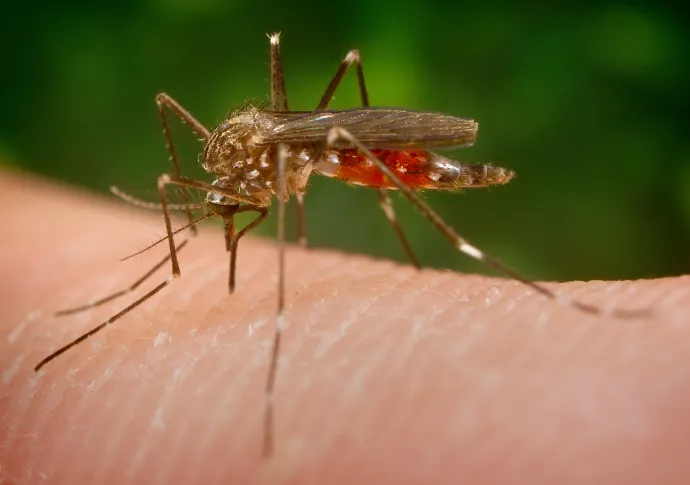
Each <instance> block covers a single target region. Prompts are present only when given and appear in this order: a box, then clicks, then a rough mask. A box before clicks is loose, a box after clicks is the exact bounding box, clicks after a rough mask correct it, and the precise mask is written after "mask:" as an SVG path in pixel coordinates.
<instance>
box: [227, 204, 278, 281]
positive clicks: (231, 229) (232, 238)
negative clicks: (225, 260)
mask: <svg viewBox="0 0 690 485" xmlns="http://www.w3.org/2000/svg"><path fill="white" fill-rule="evenodd" d="M249 211H254V212H258V213H259V215H258V216H256V217H255V218H254V219H253V220H252V221H251V222H249V224H247V225H246V226H244V228H243V229H242V230H241V231H240V232H238V233H237V234H235V214H237V213H239V212H249ZM267 215H268V208H267V207H262V206H248V205H245V206H235V208H234V209H233V210H232V213H229V214H223V229H224V232H225V250H226V251H227V252H228V253H229V254H230V271H229V277H228V288H229V290H230V293H231V294H232V293H233V292H234V291H235V272H236V268H237V246H238V243H239V241H240V239H241V238H242V237H243V236H244V235H245V234H247V233H248V232H249V231H251V230H252V229H254V228H255V227H256V226H258V225H259V224H261V223H262V222H263V220H264V219H265V218H266V216H267Z"/></svg>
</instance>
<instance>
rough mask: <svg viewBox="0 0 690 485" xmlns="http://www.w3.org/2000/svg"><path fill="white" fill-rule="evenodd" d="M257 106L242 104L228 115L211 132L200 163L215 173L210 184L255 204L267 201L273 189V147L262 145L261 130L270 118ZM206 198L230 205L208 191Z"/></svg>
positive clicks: (270, 121)
mask: <svg viewBox="0 0 690 485" xmlns="http://www.w3.org/2000/svg"><path fill="white" fill-rule="evenodd" d="M263 113H264V112H262V111H261V110H260V109H258V108H255V107H253V106H249V107H245V108H243V109H241V110H239V111H237V112H235V113H233V114H232V115H231V116H230V117H228V118H227V119H226V120H225V121H223V122H222V123H221V124H220V125H218V127H217V128H216V129H215V130H214V131H213V132H212V133H211V136H210V137H209V139H208V142H207V143H206V146H205V148H204V160H203V162H202V166H203V167H204V169H205V170H206V171H207V172H210V173H212V174H214V175H216V177H217V179H216V180H215V181H214V182H213V185H216V186H220V187H224V188H226V189H230V190H233V191H235V192H237V193H238V194H239V195H242V196H243V197H245V198H249V199H250V200H252V202H253V203H255V204H257V205H263V206H265V205H268V204H269V203H270V200H271V197H272V195H273V194H274V193H275V186H276V183H275V180H276V172H275V163H274V160H273V159H274V151H275V150H273V149H272V148H273V147H270V146H266V145H262V144H261V141H262V138H263V137H262V136H261V133H265V132H266V131H267V130H270V129H271V128H272V127H273V125H274V122H272V120H271V119H270V118H269V117H267V116H265V115H264V114H263ZM207 201H208V202H210V203H213V204H221V205H230V204H233V203H237V201H233V200H231V199H227V198H225V197H221V196H218V195H217V194H213V193H209V194H208V196H207Z"/></svg>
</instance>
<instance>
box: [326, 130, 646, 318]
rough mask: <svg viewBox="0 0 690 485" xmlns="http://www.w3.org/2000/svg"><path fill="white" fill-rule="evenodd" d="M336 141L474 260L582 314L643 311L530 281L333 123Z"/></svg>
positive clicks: (633, 314) (330, 139)
mask: <svg viewBox="0 0 690 485" xmlns="http://www.w3.org/2000/svg"><path fill="white" fill-rule="evenodd" d="M339 141H340V142H342V141H345V142H347V143H350V144H352V145H353V146H355V147H356V148H357V149H358V150H359V151H360V152H362V153H364V154H365V155H366V157H367V158H368V159H369V160H370V161H371V162H372V163H374V164H375V165H376V168H378V169H379V170H380V171H381V172H382V173H383V174H384V175H385V176H386V177H387V178H388V179H389V180H390V181H391V182H392V183H393V185H395V186H396V187H397V188H398V189H400V191H401V192H402V193H403V195H404V196H405V197H406V198H407V200H409V201H410V202H411V203H412V204H413V205H414V206H415V207H416V208H417V209H418V210H419V212H421V213H422V215H423V216H424V217H426V218H427V219H428V220H429V222H431V224H432V225H433V226H434V227H435V228H436V229H437V230H438V231H439V232H441V234H443V235H444V236H445V237H446V239H448V241H450V243H451V244H452V245H453V246H454V247H455V248H456V249H457V250H458V251H460V252H461V253H464V254H466V255H467V256H469V257H471V258H473V259H476V260H477V261H481V262H483V263H485V264H487V265H489V266H491V267H492V268H494V269H495V270H497V271H499V272H500V273H503V274H504V275H506V276H508V277H510V278H512V279H514V280H517V281H519V282H521V283H523V284H524V285H527V286H528V287H530V288H532V289H533V290H534V291H536V292H537V293H541V294H542V295H544V296H545V297H547V298H549V299H550V300H554V301H556V302H558V303H559V304H562V305H566V306H570V307H572V308H575V309H577V310H579V311H581V312H583V313H588V314H592V315H609V316H614V317H617V318H638V317H641V316H644V315H645V314H646V312H645V311H636V310H632V311H628V310H611V311H608V310H604V309H603V308H600V307H597V306H594V305H590V304H587V303H582V302H579V301H577V300H574V299H572V298H570V297H568V296H563V295H557V294H556V293H554V292H553V291H551V290H550V289H548V288H547V287H546V286H543V285H541V284H539V283H535V282H534V281H530V280H529V279H528V278H527V277H525V276H523V275H522V274H520V273H518V272H517V271H515V270H513V269H511V268H509V267H508V266H506V265H505V264H503V263H501V262H500V261H499V260H497V259H495V258H492V257H491V256H489V255H487V254H485V253H484V252H483V251H482V250H481V249H479V248H477V247H476V246H473V245H472V244H470V243H469V242H468V241H467V240H466V239H465V238H463V237H462V236H460V235H459V234H457V233H456V232H455V231H454V230H453V228H452V227H450V226H449V225H448V224H447V223H446V222H445V221H444V220H443V219H442V218H441V216H439V215H438V214H437V213H436V211H434V210H433V209H432V208H431V207H430V206H429V205H428V204H427V203H426V202H424V200H423V199H422V198H421V197H419V195H417V194H416V193H415V192H414V191H413V190H412V189H410V188H409V187H408V186H407V185H405V184H404V183H403V182H402V181H401V180H400V179H399V178H398V176H397V175H395V173H393V171H392V170H391V169H389V168H388V167H387V166H386V164H384V163H383V162H382V161H381V160H379V159H378V158H377V157H376V156H375V155H374V154H373V153H371V151H369V149H368V148H367V147H366V146H364V145H363V144H362V143H361V142H360V141H359V140H357V139H356V138H355V137H354V136H353V135H352V134H351V133H350V132H349V131H347V130H346V129H344V128H342V127H340V126H335V127H333V128H332V129H331V131H330V133H329V134H328V139H327V142H326V144H327V146H332V145H333V144H335V143H337V142H339Z"/></svg>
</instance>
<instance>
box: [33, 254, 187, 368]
mask: <svg viewBox="0 0 690 485" xmlns="http://www.w3.org/2000/svg"><path fill="white" fill-rule="evenodd" d="M187 242H188V241H182V242H181V243H180V244H179V245H178V246H177V248H176V250H177V251H179V250H181V249H182V248H183V247H184V246H185V244H187ZM168 259H170V256H167V257H166V258H165V259H164V260H162V261H161V262H160V263H158V264H157V265H156V266H154V267H153V268H152V269H151V270H150V271H148V272H147V273H146V274H145V275H144V276H143V277H142V278H140V279H139V280H137V281H136V282H135V283H134V284H133V285H131V286H130V287H129V288H128V289H126V290H124V291H121V292H119V293H116V294H114V295H111V296H110V297H107V298H103V299H102V300H99V301H98V302H94V303H93V304H91V305H88V306H85V307H82V308H78V309H74V310H66V311H63V312H60V313H61V314H63V315H64V314H66V313H74V312H75V311H79V310H83V309H85V308H89V307H91V306H96V305H100V304H101V303H105V302H106V301H109V300H112V299H113V298H116V297H118V296H120V295H124V294H125V293H128V292H130V291H132V290H133V289H135V288H136V287H137V286H139V285H140V284H141V283H143V282H144V281H145V280H146V279H147V278H148V277H149V276H151V274H153V272H155V271H156V270H157V269H159V268H160V267H161V266H163V264H165V262H166V261H167V260H168ZM172 281H173V277H172V276H170V277H168V279H166V280H165V281H164V282H163V283H161V284H159V285H158V286H156V287H155V288H154V289H153V290H151V291H149V292H148V293H146V294H145V295H144V296H142V297H141V298H139V299H138V300H136V301H135V302H134V303H132V304H131V305H129V306H127V307H126V308H124V309H123V310H122V311H120V312H119V313H116V314H115V315H113V316H112V317H110V318H109V319H107V320H106V321H105V322H103V323H101V324H100V325H98V326H97V327H94V328H92V329H91V330H89V331H88V332H86V333H85V334H83V335H81V336H79V337H77V338H76V339H74V340H72V341H71V342H70V343H68V344H67V345H65V346H63V347H60V348H59V349H58V350H56V351H55V352H53V353H52V354H50V355H49V356H48V357H46V358H44V359H43V360H41V361H40V362H39V363H38V364H37V365H36V367H34V371H35V372H38V371H39V370H41V367H43V366H44V365H46V364H47V363H48V362H50V361H51V360H53V359H55V358H56V357H58V356H60V355H62V354H64V353H65V352H67V351H68V350H69V349H71V348H72V347H74V346H76V345H78V344H80V343H81V342H83V341H84V340H86V339H87V338H89V337H91V336H93V335H95V334H96V333H98V332H100V331H101V330H103V329H104V328H105V327H107V326H108V325H110V324H112V323H115V322H116V321H117V320H119V319H120V318H121V317H123V316H124V315H126V314H127V313H129V312H130V311H132V310H133V309H135V308H136V307H138V306H139V305H141V304H142V303H144V302H145V301H146V300H148V299H149V298H151V297H152V296H153V295H155V294H156V293H158V292H159V291H161V290H162V289H163V288H165V287H166V286H168V285H169V284H170V283H171V282H172Z"/></svg>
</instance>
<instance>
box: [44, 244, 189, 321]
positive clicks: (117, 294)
mask: <svg viewBox="0 0 690 485" xmlns="http://www.w3.org/2000/svg"><path fill="white" fill-rule="evenodd" d="M188 242H189V241H188V240H185V241H182V242H181V243H180V244H179V245H178V246H177V251H178V252H179V251H180V250H181V249H182V248H183V247H184V246H185V245H186V244H187V243H188ZM169 259H170V255H167V256H166V257H165V258H163V259H162V260H160V261H159V262H158V263H156V264H155V265H154V266H153V267H152V268H151V269H150V270H148V271H147V272H146V273H145V274H144V275H143V276H142V277H141V278H139V279H138V280H136V281H135V282H134V283H132V284H131V285H129V286H128V287H127V288H125V289H124V290H120V291H116V292H115V293H112V294H111V295H108V296H105V297H103V298H100V299H98V300H96V301H92V302H91V303H87V304H86V305H82V306H78V307H74V308H68V309H66V310H60V311H57V312H55V316H56V317H61V316H64V315H72V314H74V313H79V312H82V311H84V310H88V309H89V308H94V307H97V306H100V305H102V304H104V303H107V302H109V301H112V300H114V299H115V298H119V297H121V296H124V295H126V294H127V293H131V292H132V291H134V290H136V289H137V288H138V287H139V285H141V284H142V283H143V282H144V281H146V280H147V279H148V278H149V277H150V276H151V275H152V274H153V273H155V272H156V271H158V270H159V269H161V267H163V265H164V264H165V263H167V262H168V260H169Z"/></svg>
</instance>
